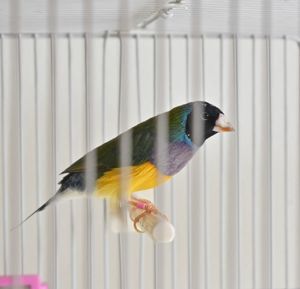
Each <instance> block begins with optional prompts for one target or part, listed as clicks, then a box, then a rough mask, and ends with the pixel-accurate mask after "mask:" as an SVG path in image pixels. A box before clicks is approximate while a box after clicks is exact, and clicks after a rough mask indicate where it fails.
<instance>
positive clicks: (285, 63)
mask: <svg viewBox="0 0 300 289" xmlns="http://www.w3.org/2000/svg"><path fill="white" fill-rule="evenodd" d="M283 41H284V45H283V54H284V55H283V62H284V63H283V66H284V67H283V71H284V76H283V77H284V82H283V85H284V104H283V105H284V108H283V109H284V215H285V216H284V231H285V236H284V237H285V248H284V249H285V260H284V261H285V288H289V246H288V242H289V231H288V224H289V212H288V197H289V187H288V175H289V174H288V143H287V137H288V129H289V128H288V125H287V123H288V112H287V111H288V109H287V101H288V100H287V97H288V92H287V87H288V84H287V81H288V77H287V73H288V67H287V38H286V36H285V37H284V39H283Z"/></svg>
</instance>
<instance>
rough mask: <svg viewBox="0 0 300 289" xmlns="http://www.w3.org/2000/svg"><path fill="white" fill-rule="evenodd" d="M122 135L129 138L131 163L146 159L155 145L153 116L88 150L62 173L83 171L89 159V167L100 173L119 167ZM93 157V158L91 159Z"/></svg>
mask: <svg viewBox="0 0 300 289" xmlns="http://www.w3.org/2000/svg"><path fill="white" fill-rule="evenodd" d="M122 137H124V138H128V139H131V151H132V162H131V165H139V164H142V163H144V162H146V161H148V160H149V159H150V157H151V155H152V152H153V149H154V145H155V120H154V118H151V119H149V120H147V121H145V122H143V123H140V124H139V125H137V126H135V127H133V128H132V129H130V130H128V131H126V132H124V133H122V134H120V135H119V136H118V137H116V138H114V139H112V140H110V141H108V142H106V143H104V144H103V145H101V146H99V147H97V148H95V149H94V150H92V151H90V152H88V153H87V154H86V155H85V156H83V157H82V158H81V159H79V160H77V161H76V162H75V163H73V164H72V165H71V166H70V167H68V168H67V169H65V170H64V171H63V172H62V174H66V173H79V172H85V171H86V168H87V162H88V160H89V159H90V160H91V162H89V163H90V165H92V166H93V167H90V169H91V170H93V169H96V170H97V172H98V174H100V175H101V174H102V173H104V172H105V171H107V170H110V169H112V168H117V167H119V166H120V150H121V148H120V144H121V138H122ZM93 158H95V159H94V160H93Z"/></svg>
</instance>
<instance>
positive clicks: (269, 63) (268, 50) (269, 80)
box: [266, 37, 273, 289]
mask: <svg viewBox="0 0 300 289" xmlns="http://www.w3.org/2000/svg"><path fill="white" fill-rule="evenodd" d="M271 45H272V41H271V38H270V37H269V38H267V39H266V58H267V97H268V111H267V127H268V136H267V142H268V146H267V147H268V148H269V149H268V197H269V212H268V214H269V216H268V217H269V220H268V223H269V231H268V244H269V251H268V252H267V254H268V261H269V262H268V266H269V268H268V269H269V272H268V274H269V276H268V280H269V287H270V288H271V289H272V288H273V256H272V254H273V242H272V226H273V224H272V218H273V212H272V205H273V201H272V73H271V71H272V70H271V69H272V47H271Z"/></svg>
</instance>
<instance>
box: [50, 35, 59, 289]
mask: <svg viewBox="0 0 300 289" xmlns="http://www.w3.org/2000/svg"><path fill="white" fill-rule="evenodd" d="M50 40H51V112H52V158H53V164H52V166H53V167H52V182H53V185H52V191H53V192H55V191H56V73H55V70H56V65H55V61H56V56H55V49H56V47H55V35H54V34H51V38H50ZM53 211H54V227H53V233H54V236H53V249H54V250H53V251H54V252H53V254H54V270H53V281H54V288H58V278H57V274H58V250H57V241H58V234H57V208H56V205H55V204H54V208H53Z"/></svg>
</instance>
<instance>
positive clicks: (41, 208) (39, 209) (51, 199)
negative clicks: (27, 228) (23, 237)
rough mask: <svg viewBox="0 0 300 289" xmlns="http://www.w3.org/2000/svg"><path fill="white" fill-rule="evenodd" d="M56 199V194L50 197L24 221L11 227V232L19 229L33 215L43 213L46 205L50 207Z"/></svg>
mask: <svg viewBox="0 0 300 289" xmlns="http://www.w3.org/2000/svg"><path fill="white" fill-rule="evenodd" d="M56 198H57V194H55V195H54V196H53V197H51V198H50V199H49V200H48V201H47V202H46V203H44V204H43V205H42V206H40V207H39V208H38V209H37V210H35V211H34V212H33V213H32V214H30V215H29V216H28V217H27V218H26V219H24V220H23V221H22V222H21V223H20V224H18V225H17V226H15V227H13V228H12V229H11V231H14V230H15V229H17V228H19V227H20V226H21V225H23V224H24V223H25V222H26V221H27V220H28V219H29V218H31V217H32V216H33V215H34V214H36V213H38V212H41V211H43V210H44V209H45V208H46V207H48V205H50V204H51V203H52V202H53V201H54V200H55V199H56Z"/></svg>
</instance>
